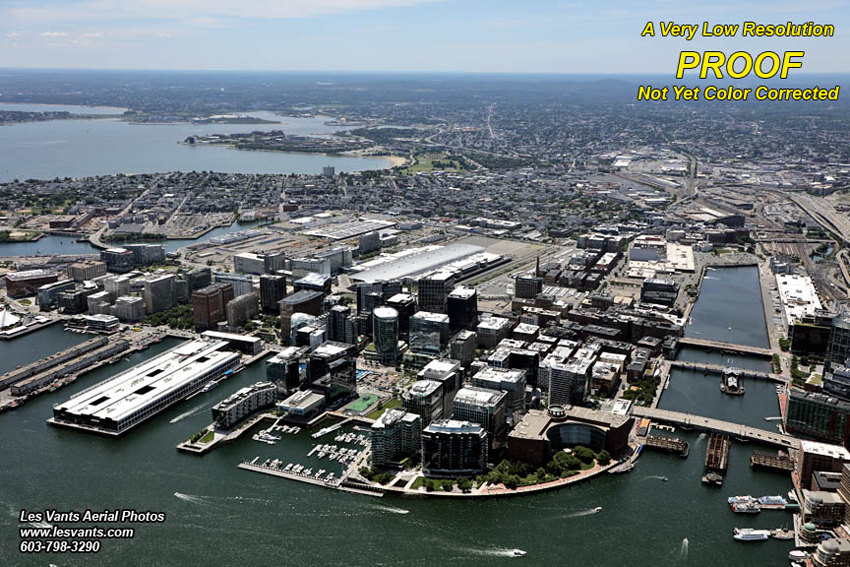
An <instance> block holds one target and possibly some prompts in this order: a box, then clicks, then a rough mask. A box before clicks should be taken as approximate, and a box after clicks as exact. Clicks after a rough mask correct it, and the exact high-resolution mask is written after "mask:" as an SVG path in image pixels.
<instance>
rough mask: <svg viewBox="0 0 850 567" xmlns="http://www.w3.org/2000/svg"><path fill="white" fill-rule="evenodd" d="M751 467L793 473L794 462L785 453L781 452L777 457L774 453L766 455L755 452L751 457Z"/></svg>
mask: <svg viewBox="0 0 850 567" xmlns="http://www.w3.org/2000/svg"><path fill="white" fill-rule="evenodd" d="M750 466H751V467H752V468H765V469H774V470H780V471H793V470H794V461H793V460H792V459H791V457H789V456H788V454H787V453H785V452H784V451H779V452H778V453H777V454H776V455H774V454H772V453H764V452H762V451H755V452H754V453H753V456H752V457H750Z"/></svg>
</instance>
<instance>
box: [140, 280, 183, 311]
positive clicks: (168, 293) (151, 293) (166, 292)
mask: <svg viewBox="0 0 850 567" xmlns="http://www.w3.org/2000/svg"><path fill="white" fill-rule="evenodd" d="M142 297H144V299H145V309H146V310H147V312H148V314H151V313H159V312H160V311H166V310H168V309H171V308H172V307H174V305H175V301H174V275H173V274H163V275H160V276H151V277H148V278H145V288H144V290H143V291H142Z"/></svg>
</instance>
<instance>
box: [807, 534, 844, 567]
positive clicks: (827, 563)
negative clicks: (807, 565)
mask: <svg viewBox="0 0 850 567" xmlns="http://www.w3.org/2000/svg"><path fill="white" fill-rule="evenodd" d="M812 565H813V567H850V539H847V538H832V539H827V540H824V541H821V542H820V543H819V544H818V546H817V549H815V553H814V556H813V557H812Z"/></svg>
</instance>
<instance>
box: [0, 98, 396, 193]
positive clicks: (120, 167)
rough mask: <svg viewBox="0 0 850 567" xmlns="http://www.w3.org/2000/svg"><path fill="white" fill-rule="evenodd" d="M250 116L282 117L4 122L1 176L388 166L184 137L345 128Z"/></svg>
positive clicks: (94, 110) (317, 120)
mask: <svg viewBox="0 0 850 567" xmlns="http://www.w3.org/2000/svg"><path fill="white" fill-rule="evenodd" d="M0 108H3V109H5V110H26V111H53V110H68V111H71V112H75V113H79V114H85V113H91V114H104V113H106V112H105V111H104V109H103V107H86V106H80V107H76V108H75V107H70V106H62V107H56V106H51V105H37V104H28V105H24V106H19V105H10V104H6V105H3V107H0ZM250 115H251V116H255V117H257V118H262V119H265V120H273V121H278V122H280V123H279V124H182V123H181V124H130V123H129V122H125V121H123V120H119V119H112V118H100V119H85V120H52V121H47V122H26V123H20V124H8V125H5V126H0V183H2V182H7V181H12V180H13V179H20V180H24V179H30V178H32V179H53V178H55V177H60V178H64V177H87V176H92V175H110V174H117V173H127V174H130V173H156V172H168V171H220V172H223V173H321V171H322V167H323V166H326V165H332V166H334V167H335V168H336V170H337V171H338V172H339V171H361V170H365V169H380V168H383V167H387V166H388V164H389V161H388V160H386V159H382V158H359V157H344V156H324V155H317V154H308V153H298V152H292V153H286V152H260V151H238V150H232V149H229V148H226V147H223V146H201V145H195V146H192V145H186V144H182V143H181V142H183V141H184V140H185V139H186V138H188V137H189V136H206V135H213V134H234V133H240V132H255V131H269V130H282V131H284V132H286V133H287V134H296V135H327V134H329V133H331V132H335V131H338V130H344V129H345V127H340V126H328V125H326V124H325V122H327V121H328V118H325V117H312V118H294V117H288V116H279V115H276V114H273V113H270V112H252V113H250Z"/></svg>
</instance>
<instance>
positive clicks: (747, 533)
mask: <svg viewBox="0 0 850 567" xmlns="http://www.w3.org/2000/svg"><path fill="white" fill-rule="evenodd" d="M732 537H734V538H735V540H736V541H765V540H767V539H770V531H769V530H754V529H751V528H735V532H734V535H733V536H732Z"/></svg>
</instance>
